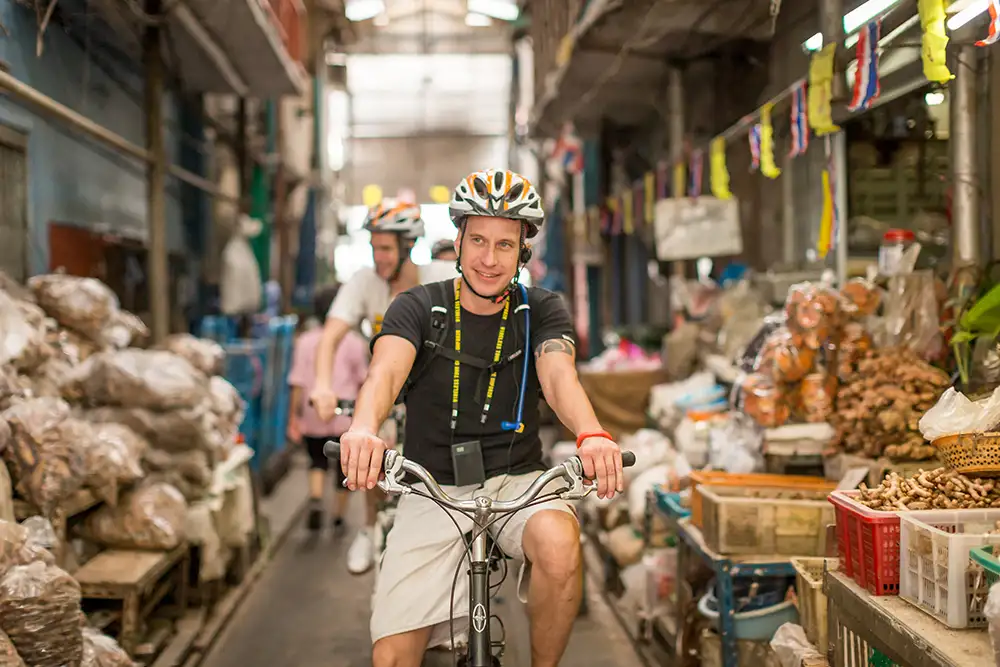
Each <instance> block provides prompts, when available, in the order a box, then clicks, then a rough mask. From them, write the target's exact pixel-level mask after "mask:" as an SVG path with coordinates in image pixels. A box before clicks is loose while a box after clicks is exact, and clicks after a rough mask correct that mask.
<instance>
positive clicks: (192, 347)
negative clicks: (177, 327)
mask: <svg viewBox="0 0 1000 667" xmlns="http://www.w3.org/2000/svg"><path fill="white" fill-rule="evenodd" d="M156 349H158V350H166V351H168V352H173V353H174V354H176V355H178V356H180V357H184V359H186V360H187V362H188V363H189V364H191V365H192V366H194V367H195V368H197V369H198V370H199V371H201V372H202V373H204V374H205V375H217V374H219V373H221V372H222V364H223V362H224V361H225V360H226V351H225V350H223V349H222V346H221V345H219V344H218V343H216V342H215V341H214V340H209V339H207V338H196V337H195V336H192V335H191V334H174V335H172V336H167V338H166V339H164V341H163V342H162V343H159V344H158V345H156Z"/></svg>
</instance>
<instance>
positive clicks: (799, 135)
mask: <svg viewBox="0 0 1000 667" xmlns="http://www.w3.org/2000/svg"><path fill="white" fill-rule="evenodd" d="M807 107H808V103H807V101H806V82H805V81H802V82H800V83H798V84H796V86H795V90H794V91H793V92H792V150H791V151H789V153H788V155H789V157H798V156H799V155H804V154H805V152H806V149H808V148H809V112H808V111H807Z"/></svg>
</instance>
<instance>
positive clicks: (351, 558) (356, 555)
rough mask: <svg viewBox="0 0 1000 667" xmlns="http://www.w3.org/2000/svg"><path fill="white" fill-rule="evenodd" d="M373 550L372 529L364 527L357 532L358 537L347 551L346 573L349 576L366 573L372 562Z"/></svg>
mask: <svg viewBox="0 0 1000 667" xmlns="http://www.w3.org/2000/svg"><path fill="white" fill-rule="evenodd" d="M373 549H374V544H373V542H372V529H371V528H370V527H368V526H365V527H364V528H362V529H361V530H359V531H358V536H357V537H355V538H354V542H353V543H352V544H351V548H350V549H348V550H347V571H348V572H350V573H351V574H362V573H363V572H367V571H368V570H369V568H371V566H372V562H373V561H374V554H373V553H372V552H373Z"/></svg>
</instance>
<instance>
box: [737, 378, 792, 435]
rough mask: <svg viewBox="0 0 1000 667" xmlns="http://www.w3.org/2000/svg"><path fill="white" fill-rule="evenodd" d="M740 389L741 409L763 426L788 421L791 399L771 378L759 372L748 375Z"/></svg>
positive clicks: (772, 425) (775, 425) (776, 424)
mask: <svg viewBox="0 0 1000 667" xmlns="http://www.w3.org/2000/svg"><path fill="white" fill-rule="evenodd" d="M740 390H741V392H742V394H743V411H744V412H745V413H746V414H747V415H749V416H750V417H752V418H753V420H754V421H756V422H757V423H758V424H760V425H761V426H763V427H764V428H775V427H777V426H781V425H782V424H784V423H785V422H787V421H788V418H789V416H790V415H791V404H792V402H793V401H792V400H790V398H789V396H788V394H787V392H786V391H785V390H784V388H782V387H781V385H778V384H776V383H775V382H774V381H773V380H772V379H771V378H769V377H767V376H766V375H762V374H760V373H754V374H753V375H748V376H747V377H746V378H744V380H743V382H742V383H741V385H740Z"/></svg>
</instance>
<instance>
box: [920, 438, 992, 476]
mask: <svg viewBox="0 0 1000 667" xmlns="http://www.w3.org/2000/svg"><path fill="white" fill-rule="evenodd" d="M931 444H932V445H934V446H935V447H936V448H937V450H938V456H940V458H941V459H942V460H943V461H944V463H945V465H947V466H948V467H950V468H954V469H955V470H957V471H958V472H960V473H962V474H963V475H978V476H981V477H1000V433H959V434H957V435H946V436H945V437H943V438H938V439H937V440H935V441H933V442H932V443H931Z"/></svg>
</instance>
